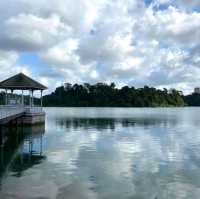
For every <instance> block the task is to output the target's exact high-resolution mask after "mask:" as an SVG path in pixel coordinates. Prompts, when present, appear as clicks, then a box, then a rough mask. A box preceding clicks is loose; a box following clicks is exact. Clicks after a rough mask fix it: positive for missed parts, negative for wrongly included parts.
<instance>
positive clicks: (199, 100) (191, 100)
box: [184, 93, 200, 106]
mask: <svg viewBox="0 0 200 199" xmlns="http://www.w3.org/2000/svg"><path fill="white" fill-rule="evenodd" d="M184 101H185V103H186V104H187V105H188V106H200V94H197V93H193V94H191V95H187V96H184Z"/></svg>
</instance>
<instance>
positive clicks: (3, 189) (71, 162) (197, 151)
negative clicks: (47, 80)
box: [0, 108, 200, 199]
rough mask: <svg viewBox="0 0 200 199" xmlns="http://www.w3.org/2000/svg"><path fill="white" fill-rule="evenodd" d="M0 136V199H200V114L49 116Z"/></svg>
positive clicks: (58, 111) (51, 112)
mask: <svg viewBox="0 0 200 199" xmlns="http://www.w3.org/2000/svg"><path fill="white" fill-rule="evenodd" d="M46 114H47V115H46V125H45V127H44V126H35V127H32V128H30V127H29V128H28V127H20V128H18V129H14V128H13V129H6V128H3V129H1V139H0V143H1V147H0V199H199V198H200V109H199V108H177V109H170V108H169V109H158V108H156V109H134V108H130V109H123V108H47V109H46Z"/></svg>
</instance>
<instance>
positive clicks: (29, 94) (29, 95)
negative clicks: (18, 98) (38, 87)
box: [29, 90, 31, 107]
mask: <svg viewBox="0 0 200 199" xmlns="http://www.w3.org/2000/svg"><path fill="white" fill-rule="evenodd" d="M29 107H31V90H29Z"/></svg>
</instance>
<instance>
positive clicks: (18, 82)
mask: <svg viewBox="0 0 200 199" xmlns="http://www.w3.org/2000/svg"><path fill="white" fill-rule="evenodd" d="M0 89H11V90H18V89H19V90H45V89H47V87H46V86H44V85H42V84H40V83H38V82H37V81H35V80H33V79H31V78H30V77H28V76H26V75H24V74H23V73H19V74H17V75H15V76H13V77H10V78H8V79H6V80H4V81H2V82H0Z"/></svg>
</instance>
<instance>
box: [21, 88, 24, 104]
mask: <svg viewBox="0 0 200 199" xmlns="http://www.w3.org/2000/svg"><path fill="white" fill-rule="evenodd" d="M21 100H22V104H21V105H22V106H24V90H22V99H21Z"/></svg>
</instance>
